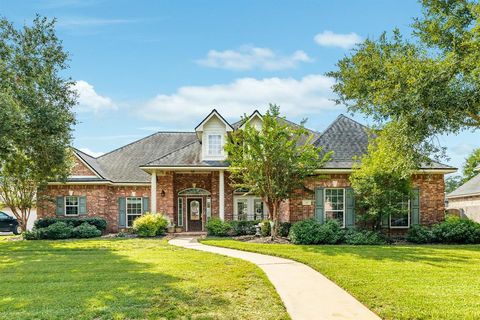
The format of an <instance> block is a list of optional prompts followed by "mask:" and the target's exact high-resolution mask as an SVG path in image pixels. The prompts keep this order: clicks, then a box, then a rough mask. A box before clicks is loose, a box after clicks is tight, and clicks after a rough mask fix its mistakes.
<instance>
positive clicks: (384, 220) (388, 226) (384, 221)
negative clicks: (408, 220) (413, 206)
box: [382, 215, 390, 228]
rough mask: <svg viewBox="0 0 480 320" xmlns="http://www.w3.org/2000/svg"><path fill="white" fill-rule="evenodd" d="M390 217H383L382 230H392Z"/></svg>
mask: <svg viewBox="0 0 480 320" xmlns="http://www.w3.org/2000/svg"><path fill="white" fill-rule="evenodd" d="M388 220H390V215H384V216H383V217H382V228H390V221H388Z"/></svg>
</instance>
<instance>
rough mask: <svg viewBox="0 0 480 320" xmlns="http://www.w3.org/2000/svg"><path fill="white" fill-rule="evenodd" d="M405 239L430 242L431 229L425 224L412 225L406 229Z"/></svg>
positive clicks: (431, 240) (413, 241) (431, 237)
mask: <svg viewBox="0 0 480 320" xmlns="http://www.w3.org/2000/svg"><path fill="white" fill-rule="evenodd" d="M405 239H406V240H407V241H408V242H412V243H430V242H433V234H432V230H430V229H429V228H427V227H425V226H421V225H414V226H412V227H411V228H410V229H409V230H408V232H407V234H406V236H405Z"/></svg>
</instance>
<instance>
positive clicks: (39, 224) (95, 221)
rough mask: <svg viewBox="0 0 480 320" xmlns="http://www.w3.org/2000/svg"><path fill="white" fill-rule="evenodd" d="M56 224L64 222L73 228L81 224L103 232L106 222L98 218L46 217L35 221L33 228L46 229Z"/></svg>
mask: <svg viewBox="0 0 480 320" xmlns="http://www.w3.org/2000/svg"><path fill="white" fill-rule="evenodd" d="M57 222H64V223H66V224H68V225H71V226H72V227H73V228H75V227H78V226H79V225H82V224H83V223H85V222H86V223H88V224H91V225H92V226H95V227H96V228H97V229H98V230H100V231H105V229H107V221H106V220H105V219H103V218H99V217H91V218H86V217H85V218H54V217H46V218H41V219H38V220H37V221H35V224H34V226H35V228H36V229H42V228H47V227H48V226H50V225H52V224H54V223H57Z"/></svg>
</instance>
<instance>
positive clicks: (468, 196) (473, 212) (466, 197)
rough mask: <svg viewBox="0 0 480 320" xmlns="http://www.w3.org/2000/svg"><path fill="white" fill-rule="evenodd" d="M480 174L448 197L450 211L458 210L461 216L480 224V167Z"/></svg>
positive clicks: (479, 167)
mask: <svg viewBox="0 0 480 320" xmlns="http://www.w3.org/2000/svg"><path fill="white" fill-rule="evenodd" d="M475 170H476V171H477V172H478V174H477V175H476V176H475V177H473V178H472V179H470V180H468V181H467V182H465V183H464V184H463V185H461V186H460V187H458V188H457V189H456V190H454V191H452V192H451V193H449V194H448V195H447V201H448V209H449V210H451V209H454V210H458V211H459V213H460V215H461V216H463V217H467V218H469V219H472V220H475V221H477V222H480V165H479V166H477V168H475Z"/></svg>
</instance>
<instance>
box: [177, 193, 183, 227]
mask: <svg viewBox="0 0 480 320" xmlns="http://www.w3.org/2000/svg"><path fill="white" fill-rule="evenodd" d="M180 217H182V223H180ZM183 218H184V216H183V198H182V197H178V200H177V226H178V227H183V224H184V223H183V220H184V219H183Z"/></svg>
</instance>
